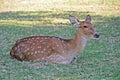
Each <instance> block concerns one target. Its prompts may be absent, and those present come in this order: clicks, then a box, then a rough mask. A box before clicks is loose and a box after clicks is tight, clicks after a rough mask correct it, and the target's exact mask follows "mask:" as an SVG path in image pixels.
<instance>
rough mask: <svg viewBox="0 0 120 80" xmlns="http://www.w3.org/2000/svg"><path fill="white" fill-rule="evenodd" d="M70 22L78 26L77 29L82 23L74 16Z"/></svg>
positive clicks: (70, 17) (70, 18)
mask: <svg viewBox="0 0 120 80" xmlns="http://www.w3.org/2000/svg"><path fill="white" fill-rule="evenodd" d="M69 20H70V22H71V23H72V24H73V25H76V26H77V27H79V25H80V21H79V20H78V19H77V18H75V17H74V16H71V15H69Z"/></svg>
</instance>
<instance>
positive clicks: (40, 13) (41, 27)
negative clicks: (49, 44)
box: [0, 0, 120, 80]
mask: <svg viewBox="0 0 120 80" xmlns="http://www.w3.org/2000/svg"><path fill="white" fill-rule="evenodd" d="M14 1H15V0H13V2H12V4H13V5H11V4H9V5H8V6H10V8H8V7H4V9H3V8H2V9H1V12H0V80H120V55H119V54H120V46H119V45H120V28H119V27H120V14H119V12H118V11H119V10H120V9H119V7H118V5H120V4H118V3H117V4H118V5H116V2H114V1H113V0H110V2H114V3H108V2H107V3H105V4H107V5H105V4H104V5H101V7H102V8H100V6H99V4H101V2H99V0H96V2H95V1H94V0H92V1H91V2H89V1H88V2H82V1H80V2H77V0H75V1H74V2H72V1H71V2H60V3H58V2H57V1H56V2H55V3H56V4H54V5H53V6H51V7H49V8H48V9H46V8H44V7H45V6H43V7H41V8H39V9H38V7H37V8H35V7H34V8H35V10H37V11H30V10H29V9H28V11H26V6H30V5H29V4H27V5H26V6H25V5H24V6H25V9H24V8H22V7H23V6H21V7H20V6H19V7H17V6H16V9H15V8H13V7H15V4H14ZM117 1H119V0H117ZM2 2H4V0H2ZM93 2H95V3H93ZM4 3H5V2H4ZM83 3H84V4H83ZM31 4H32V3H31ZM34 4H37V3H34ZM44 4H47V3H45V2H44ZM57 4H58V6H57ZM61 4H62V5H64V7H66V8H64V7H63V6H62V7H61V6H60V5H61ZM79 4H81V5H82V6H83V7H81V6H80V5H79ZM111 4H112V5H111ZM114 4H115V5H114ZM70 5H72V7H71V6H70ZM76 5H77V6H78V5H79V6H78V8H76ZM91 5H92V6H95V7H94V8H93V7H88V6H91ZM4 6H6V5H4ZM33 6H35V5H33ZM38 6H39V5H38ZM48 6H49V5H48ZM52 7H54V8H55V9H53V10H52ZM80 7H81V8H80ZM18 8H19V9H21V8H22V11H21V10H19V9H18ZM71 8H72V9H71ZM17 9H18V10H17ZM14 10H15V11H14ZM70 14H71V15H75V16H77V17H79V19H80V20H84V19H85V16H86V15H87V14H90V15H91V16H92V19H93V20H92V22H93V24H94V25H95V28H96V29H97V31H98V32H99V33H100V38H99V39H98V40H93V39H92V40H89V41H88V43H87V45H86V47H85V49H84V51H83V52H82V53H81V54H80V55H79V57H78V60H77V62H76V63H72V64H66V65H62V64H53V63H48V62H44V61H41V62H19V61H16V60H14V59H11V58H10V56H9V52H10V50H11V48H12V46H13V45H14V43H15V41H16V40H17V39H20V38H23V37H27V36H31V35H47V36H48V35H49V36H59V37H62V38H72V37H73V36H74V34H75V32H76V30H77V28H75V27H74V26H72V25H71V24H70V22H69V20H68V16H69V15H70Z"/></svg>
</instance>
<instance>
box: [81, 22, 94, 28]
mask: <svg viewBox="0 0 120 80" xmlns="http://www.w3.org/2000/svg"><path fill="white" fill-rule="evenodd" d="M80 25H81V26H88V27H89V26H90V27H93V24H92V23H90V22H87V21H82V22H80Z"/></svg>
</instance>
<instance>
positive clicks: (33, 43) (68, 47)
mask: <svg viewBox="0 0 120 80" xmlns="http://www.w3.org/2000/svg"><path fill="white" fill-rule="evenodd" d="M69 19H70V22H71V23H72V24H74V25H75V26H76V27H78V30H77V32H76V34H75V36H74V37H73V38H72V39H62V38H59V37H54V36H53V37H50V36H31V37H26V38H23V39H20V40H17V42H16V44H15V45H14V46H13V48H12V50H11V52H10V55H11V56H12V57H13V58H15V59H17V60H20V61H23V60H25V61H28V60H45V61H48V62H53V63H60V64H67V63H71V62H72V61H73V60H74V59H75V58H76V57H77V56H78V55H79V53H80V52H81V51H82V50H83V49H84V47H85V45H86V40H87V38H90V37H93V38H99V34H98V33H97V32H96V30H95V29H94V27H93V24H92V23H91V16H90V15H87V17H86V20H85V21H79V20H78V19H76V18H75V17H74V16H69Z"/></svg>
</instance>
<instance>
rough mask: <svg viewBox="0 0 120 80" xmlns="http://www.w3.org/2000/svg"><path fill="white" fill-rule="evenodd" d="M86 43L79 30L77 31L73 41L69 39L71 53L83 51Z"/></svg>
mask: <svg viewBox="0 0 120 80" xmlns="http://www.w3.org/2000/svg"><path fill="white" fill-rule="evenodd" d="M86 42H87V40H86V37H85V36H84V35H83V34H82V32H81V31H80V30H78V31H77V33H76V34H75V36H74V37H73V39H71V45H72V49H73V51H74V52H76V53H80V52H81V51H82V50H83V49H84V47H85V45H86Z"/></svg>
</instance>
